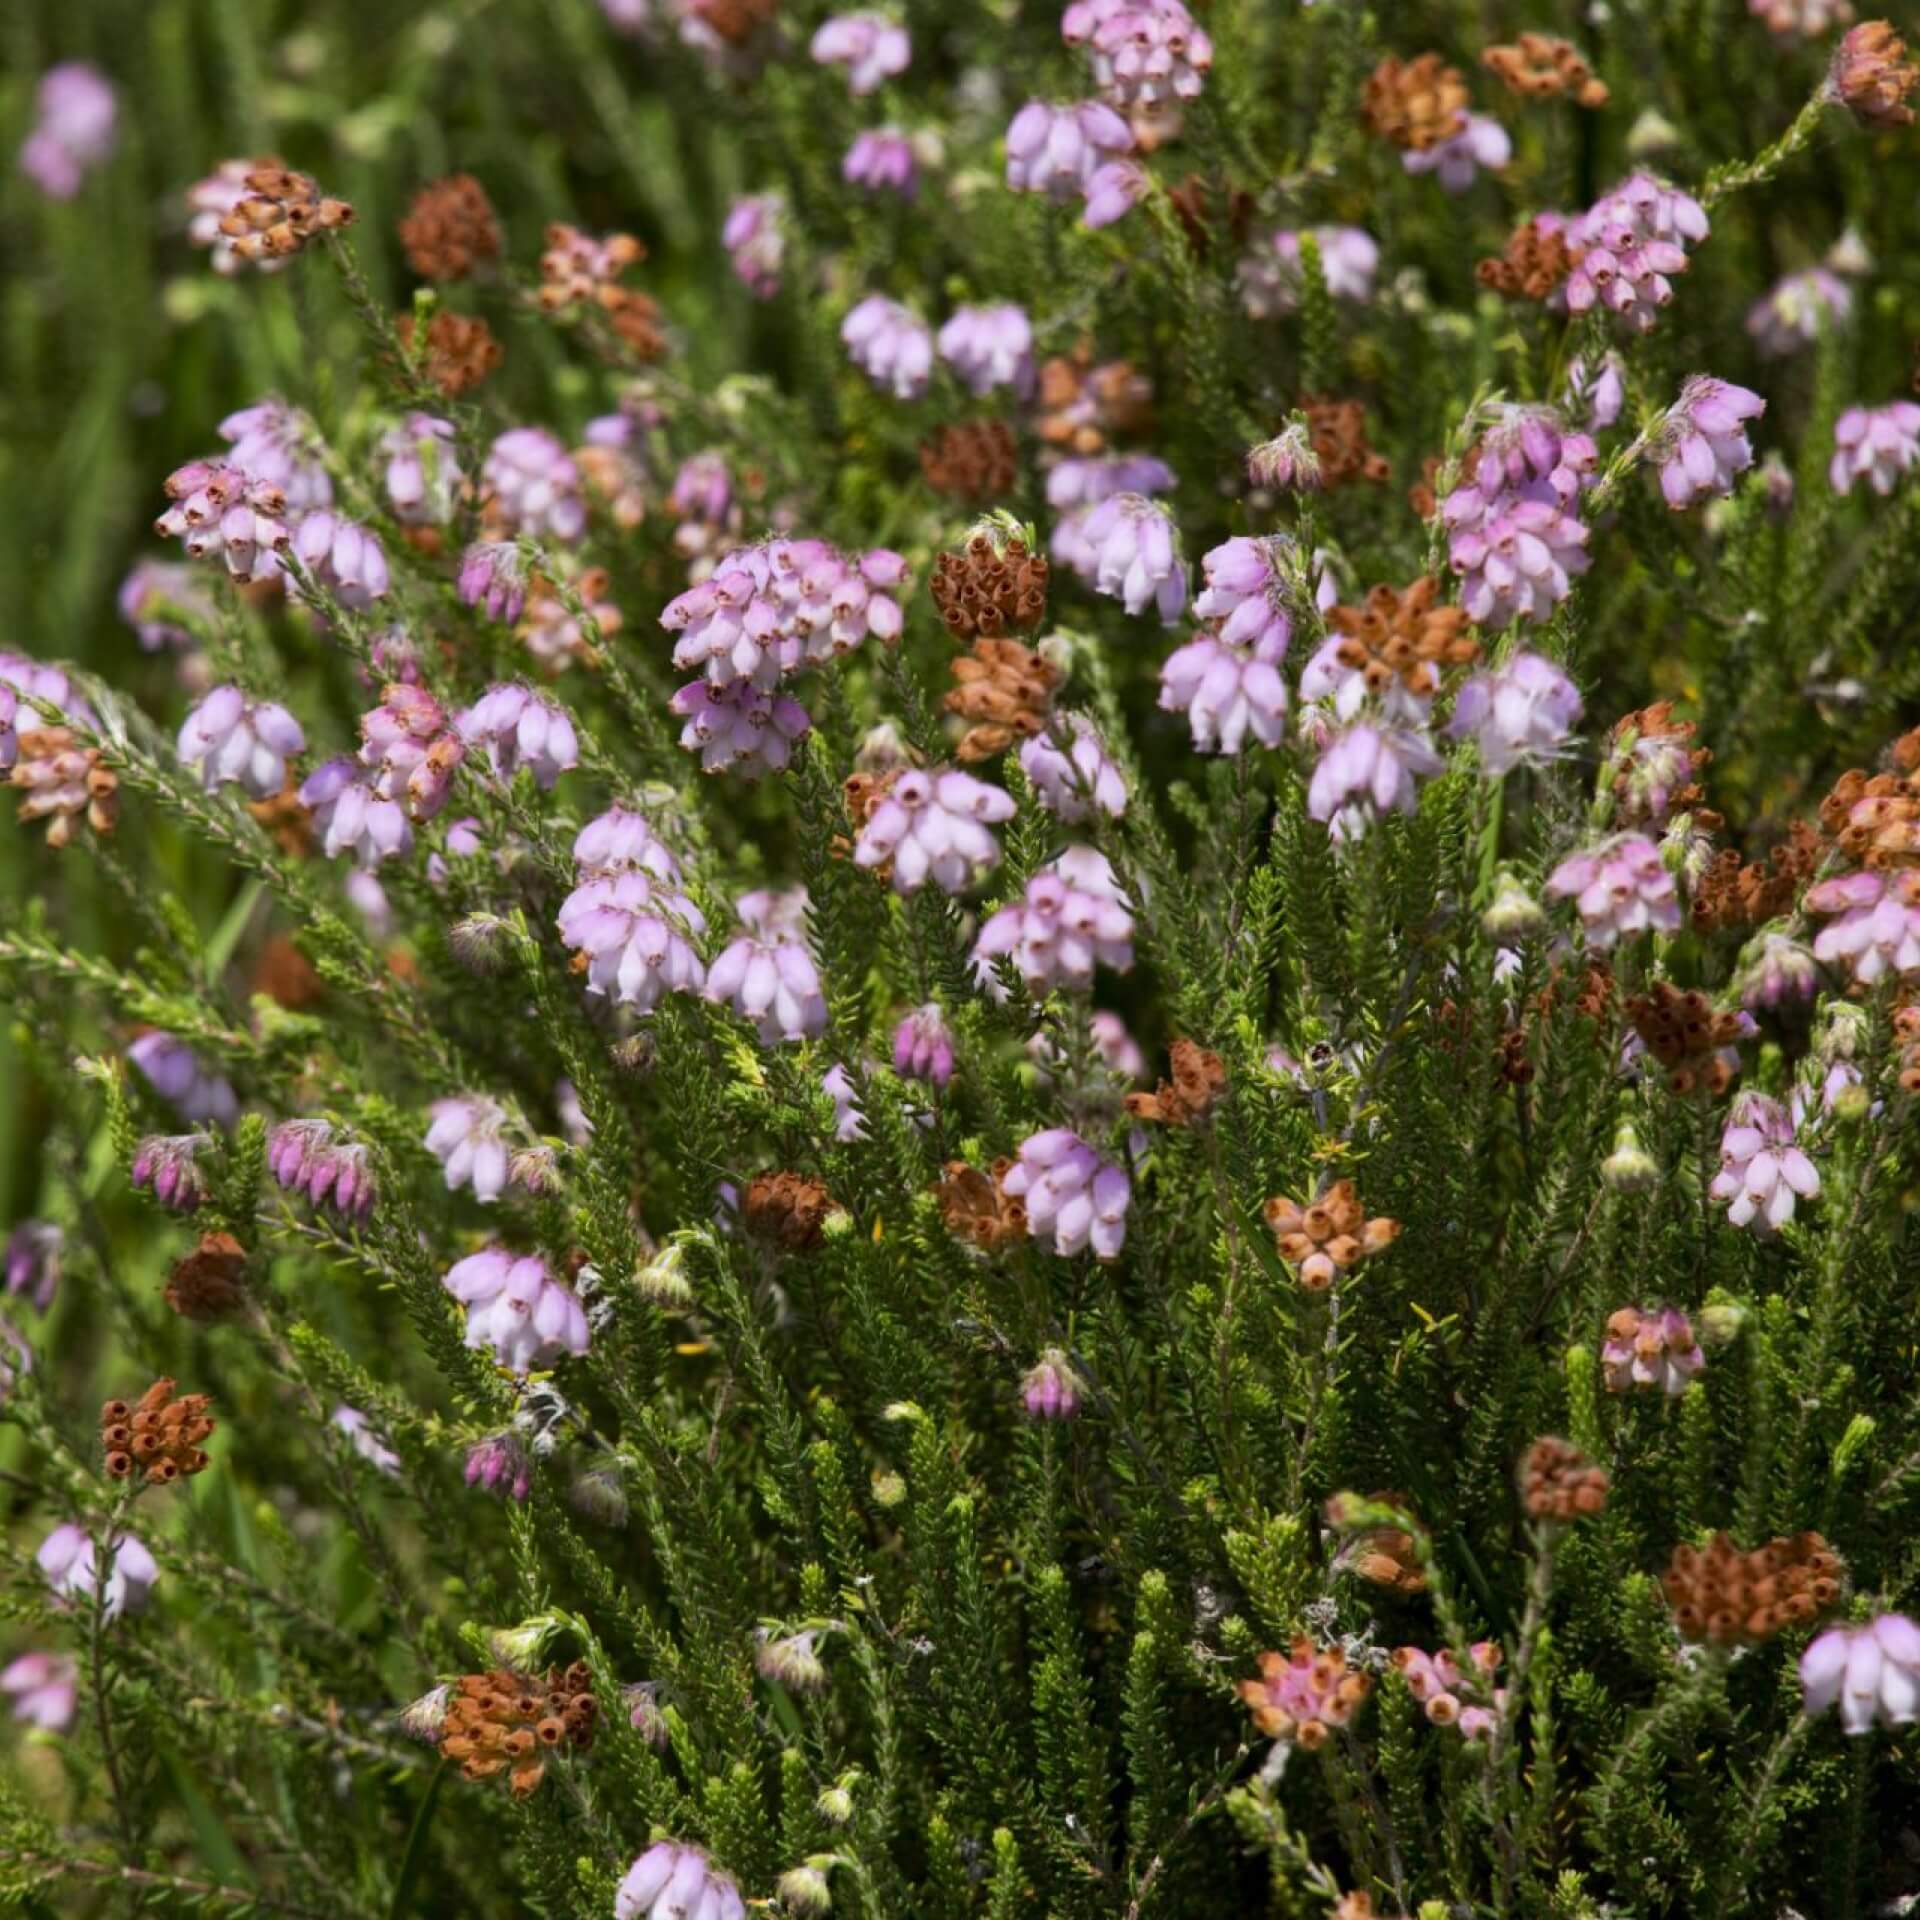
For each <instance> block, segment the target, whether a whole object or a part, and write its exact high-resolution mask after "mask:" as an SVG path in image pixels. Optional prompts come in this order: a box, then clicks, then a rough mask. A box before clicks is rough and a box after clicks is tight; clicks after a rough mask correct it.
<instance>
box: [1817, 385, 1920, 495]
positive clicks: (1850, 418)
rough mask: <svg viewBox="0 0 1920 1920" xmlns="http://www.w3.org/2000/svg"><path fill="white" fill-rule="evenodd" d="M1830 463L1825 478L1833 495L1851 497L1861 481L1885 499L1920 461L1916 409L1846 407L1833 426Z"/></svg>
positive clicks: (1906, 404) (1902, 405) (1908, 404)
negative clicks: (1900, 479) (1855, 483)
mask: <svg viewBox="0 0 1920 1920" xmlns="http://www.w3.org/2000/svg"><path fill="white" fill-rule="evenodd" d="M1833 449H1834V451H1833V460H1832V463H1831V464H1830V465H1829V466H1828V468H1827V478H1828V479H1829V480H1831V481H1832V483H1833V490H1834V492H1835V493H1851V492H1852V491H1853V483H1854V482H1855V481H1856V480H1865V481H1866V482H1867V484H1868V485H1869V486H1870V487H1872V488H1873V490H1874V492H1875V493H1878V494H1881V495H1885V494H1889V493H1891V492H1892V491H1893V485H1894V482H1895V481H1896V480H1898V479H1899V477H1900V476H1901V475H1902V474H1903V473H1905V472H1907V471H1908V470H1909V469H1910V468H1911V467H1912V465H1913V463H1914V462H1915V461H1916V460H1920V406H1916V405H1915V404H1914V402H1913V401H1911V400H1895V401H1892V402H1890V403H1889V404H1888V405H1886V406H1884V407H1849V408H1848V409H1847V410H1846V412H1845V413H1843V414H1842V415H1841V416H1840V418H1839V419H1838V420H1837V421H1836V422H1835V423H1834V428H1833Z"/></svg>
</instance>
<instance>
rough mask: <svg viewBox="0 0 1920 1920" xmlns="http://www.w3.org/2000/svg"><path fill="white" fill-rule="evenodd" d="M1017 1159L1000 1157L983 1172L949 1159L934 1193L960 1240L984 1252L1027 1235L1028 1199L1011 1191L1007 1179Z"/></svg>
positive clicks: (943, 1217)
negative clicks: (1007, 1186)
mask: <svg viewBox="0 0 1920 1920" xmlns="http://www.w3.org/2000/svg"><path fill="white" fill-rule="evenodd" d="M1012 1168H1013V1162H1012V1161H1011V1160H1007V1159H1000V1160H996V1161H995V1162H994V1163H993V1165H992V1167H991V1168H990V1169H989V1170H988V1171H987V1172H986V1173H982V1172H981V1171H980V1170H979V1168H978V1167H970V1166H968V1165H967V1163H966V1162H965V1161H964V1160H949V1161H948V1162H947V1164H946V1168H945V1171H944V1173H943V1174H942V1177H941V1180H940V1183H939V1185H938V1186H936V1187H935V1188H934V1190H933V1191H934V1197H935V1199H936V1200H937V1201H938V1202H939V1204H940V1218H941V1220H942V1222H943V1223H944V1224H945V1226H946V1229H947V1231H948V1232H949V1233H950V1234H952V1235H953V1237H954V1238H955V1239H956V1240H967V1241H970V1242H971V1243H972V1244H973V1245H974V1246H976V1247H978V1248H979V1249H980V1250H981V1251H982V1252H983V1253H999V1252H1001V1251H1002V1250H1003V1249H1004V1248H1007V1247H1011V1246H1017V1245H1019V1243H1020V1242H1021V1241H1022V1240H1024V1239H1025V1238H1026V1237H1027V1209H1026V1203H1025V1202H1024V1201H1022V1200H1017V1199H1015V1198H1014V1197H1013V1196H1012V1195H1011V1194H1009V1193H1008V1192H1007V1191H1006V1189H1005V1187H1004V1185H1003V1182H1004V1181H1005V1179H1006V1176H1007V1175H1008V1173H1009V1172H1011V1171H1012Z"/></svg>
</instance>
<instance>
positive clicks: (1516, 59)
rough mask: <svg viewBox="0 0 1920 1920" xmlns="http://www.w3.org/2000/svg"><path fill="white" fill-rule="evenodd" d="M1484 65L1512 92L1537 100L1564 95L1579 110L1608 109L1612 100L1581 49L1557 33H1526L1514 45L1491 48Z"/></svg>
mask: <svg viewBox="0 0 1920 1920" xmlns="http://www.w3.org/2000/svg"><path fill="white" fill-rule="evenodd" d="M1480 64H1481V65H1482V66H1483V67H1485V68H1486V69H1487V71H1488V72H1489V73H1491V74H1494V75H1496V76H1497V77H1498V78H1499V79H1500V80H1501V81H1502V82H1503V83H1504V84H1505V85H1506V86H1507V88H1508V89H1509V90H1510V91H1512V92H1514V93H1521V94H1527V95H1530V96H1531V97H1532V98H1534V99H1536V100H1545V99H1552V98H1556V97H1558V96H1559V95H1562V94H1564V95H1565V96H1566V97H1567V98H1568V99H1570V100H1572V101H1573V102H1574V104H1575V105H1576V106H1581V107H1604V106H1605V105H1606V104H1607V100H1608V98H1609V95H1608V92H1607V84H1606V82H1605V81H1604V80H1599V79H1596V78H1595V77H1594V72H1593V68H1592V67H1591V66H1589V65H1588V64H1587V61H1586V58H1585V56H1584V55H1583V54H1582V53H1581V52H1580V50H1579V48H1578V47H1576V46H1575V45H1574V44H1573V42H1572V41H1571V40H1563V39H1561V37H1560V36H1559V35H1558V34H1557V33H1523V34H1521V35H1520V37H1519V38H1518V39H1517V40H1515V41H1513V42H1512V43H1511V44H1510V45H1507V46H1499V47H1489V48H1487V50H1486V51H1485V52H1484V53H1483V54H1481V56H1480Z"/></svg>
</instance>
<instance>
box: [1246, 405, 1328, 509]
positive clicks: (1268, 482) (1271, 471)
mask: <svg viewBox="0 0 1920 1920" xmlns="http://www.w3.org/2000/svg"><path fill="white" fill-rule="evenodd" d="M1247 478H1248V479H1249V480H1250V481H1252V483H1253V484H1254V485H1255V486H1256V487H1273V488H1276V489H1280V490H1282V491H1286V490H1293V491H1297V492H1300V493H1313V492H1318V491H1319V488H1320V478H1321V476H1320V456H1319V455H1318V454H1317V453H1316V452H1314V450H1313V433H1312V430H1311V429H1310V428H1309V426H1308V425H1307V420H1306V416H1305V415H1304V414H1296V415H1294V417H1293V418H1292V419H1290V420H1289V421H1288V422H1287V424H1286V425H1285V426H1284V427H1282V428H1281V429H1280V431H1279V432H1278V433H1277V434H1275V435H1274V437H1273V438H1272V439H1271V440H1263V441H1262V442H1261V443H1260V444H1259V445H1258V446H1257V447H1253V448H1250V449H1249V450H1248V453H1247Z"/></svg>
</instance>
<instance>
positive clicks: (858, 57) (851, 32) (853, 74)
mask: <svg viewBox="0 0 1920 1920" xmlns="http://www.w3.org/2000/svg"><path fill="white" fill-rule="evenodd" d="M807 51H808V52H809V53H810V54H812V56H813V57H814V59H815V60H817V61H818V62H819V63H820V64H821V65H822V66H833V67H845V68H846V70H847V90H848V92H850V93H853V94H856V95H858V94H863V93H872V92H874V91H875V90H876V89H877V88H879V87H881V86H884V85H885V84H886V82H887V81H889V80H891V79H892V78H893V77H894V75H895V74H898V73H905V72H906V70H907V65H908V63H909V62H910V61H911V60H912V58H913V40H912V37H911V36H910V35H909V34H908V32H907V30H906V28H905V27H903V26H902V25H901V24H900V23H899V22H898V21H896V20H889V19H888V18H887V16H886V15H885V14H883V13H836V14H835V15H833V17H832V18H831V19H829V20H828V21H826V23H825V24H824V25H822V26H821V27H820V28H818V29H817V30H816V32H815V33H814V36H813V41H812V43H811V45H810V46H809V47H808V49H807Z"/></svg>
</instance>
